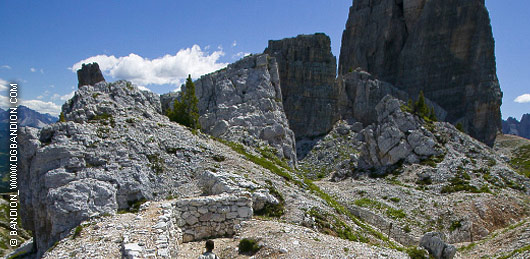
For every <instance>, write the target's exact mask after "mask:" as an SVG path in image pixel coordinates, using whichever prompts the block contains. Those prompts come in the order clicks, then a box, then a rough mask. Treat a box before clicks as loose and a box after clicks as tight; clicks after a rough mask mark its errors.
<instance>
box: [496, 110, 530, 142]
mask: <svg viewBox="0 0 530 259" xmlns="http://www.w3.org/2000/svg"><path fill="white" fill-rule="evenodd" d="M502 133H504V134H511V135H517V136H520V137H523V138H527V139H530V114H529V113H527V114H523V117H521V121H517V119H516V118H513V117H509V118H508V119H507V120H503V121H502Z"/></svg>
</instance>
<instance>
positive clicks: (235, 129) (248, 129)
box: [161, 54, 297, 165]
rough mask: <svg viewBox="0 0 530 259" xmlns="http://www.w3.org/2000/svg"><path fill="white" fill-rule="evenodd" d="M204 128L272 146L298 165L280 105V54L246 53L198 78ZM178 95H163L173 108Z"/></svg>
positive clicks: (227, 137) (248, 142)
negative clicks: (278, 60) (277, 60)
mask: <svg viewBox="0 0 530 259" xmlns="http://www.w3.org/2000/svg"><path fill="white" fill-rule="evenodd" d="M195 91H196V95H197V98H198V100H199V103H198V108H199V115H200V117H199V123H200V125H201V129H202V130H203V131H204V132H205V133H208V134H210V135H212V136H214V137H217V138H221V139H224V140H228V141H236V142H239V143H243V144H245V145H247V146H252V147H265V146H270V147H272V148H274V149H275V151H274V153H276V155H277V156H278V157H280V158H285V159H287V160H289V161H290V163H291V164H292V165H295V164H296V160H297V159H296V151H295V150H296V149H295V145H296V144H295V143H296V141H295V137H294V133H293V131H292V130H291V129H290V128H289V124H288V122H287V118H286V116H285V112H284V106H283V105H282V88H281V86H280V76H279V73H278V63H277V62H276V59H275V58H273V57H271V56H269V55H267V54H261V55H252V56H248V57H245V58H243V59H241V60H239V61H238V62H235V63H234V64H230V65H228V67H227V68H225V69H221V70H219V71H216V72H213V73H210V74H208V75H204V76H202V77H201V78H199V79H198V80H197V81H195ZM176 98H177V95H175V94H164V95H162V96H161V99H162V103H163V104H164V105H163V106H164V109H171V108H172V107H171V104H172V103H173V102H174V100H175V99H176Z"/></svg>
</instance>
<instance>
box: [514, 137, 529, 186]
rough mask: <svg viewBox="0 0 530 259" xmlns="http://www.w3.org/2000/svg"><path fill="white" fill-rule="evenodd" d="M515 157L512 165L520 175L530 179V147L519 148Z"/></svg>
mask: <svg viewBox="0 0 530 259" xmlns="http://www.w3.org/2000/svg"><path fill="white" fill-rule="evenodd" d="M514 155H515V156H514V158H513V159H512V160H510V165H511V166H512V167H513V168H514V169H515V171H517V172H518V173H519V174H521V175H524V176H526V177H528V178H530V145H525V146H522V147H520V148H518V149H517V150H516V151H515V152H514Z"/></svg>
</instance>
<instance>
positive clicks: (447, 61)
mask: <svg viewBox="0 0 530 259" xmlns="http://www.w3.org/2000/svg"><path fill="white" fill-rule="evenodd" d="M358 67H360V68H362V69H363V70H366V71H368V72H370V73H371V74H373V75H374V76H375V77H377V78H379V79H381V80H384V81H388V82H390V83H392V84H394V85H395V86H396V87H398V88H400V89H402V90H404V91H406V92H407V93H408V94H409V95H411V96H417V94H418V93H419V92H420V90H423V92H424V93H425V95H426V97H428V98H429V99H431V100H432V101H434V102H436V103H438V104H439V105H440V106H441V107H442V108H444V109H445V110H446V111H447V112H448V114H447V118H446V120H447V121H449V122H451V123H454V124H457V123H462V125H463V126H464V128H465V129H466V130H467V132H468V133H469V134H470V135H471V136H473V137H475V138H477V139H479V140H481V141H483V142H484V143H486V144H488V145H490V146H491V145H493V142H494V141H495V136H496V134H497V132H498V131H499V130H500V129H501V114H500V105H501V99H502V92H501V90H500V86H499V82H498V80H497V75H496V64H495V42H494V39H493V34H492V29H491V25H490V19H489V14H488V11H487V9H486V7H485V4H484V0H375V1H374V0H355V1H353V5H352V7H351V8H350V14H349V17H348V21H347V23H346V29H345V30H344V33H343V35H342V48H341V52H340V58H339V73H340V74H346V73H347V72H348V71H350V70H352V69H356V68H358Z"/></svg>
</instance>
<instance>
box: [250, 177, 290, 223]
mask: <svg viewBox="0 0 530 259" xmlns="http://www.w3.org/2000/svg"><path fill="white" fill-rule="evenodd" d="M267 184H268V186H267V188H268V189H269V193H270V194H271V195H272V196H274V197H275V198H276V199H277V200H278V201H279V203H278V204H270V203H267V204H265V207H263V209H261V210H258V211H255V212H254V214H255V215H258V216H265V217H272V218H279V217H281V216H282V215H283V214H284V213H285V199H284V198H283V195H282V194H281V193H280V192H278V190H276V188H274V186H273V185H272V182H270V181H269V180H267Z"/></svg>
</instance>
